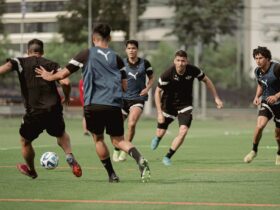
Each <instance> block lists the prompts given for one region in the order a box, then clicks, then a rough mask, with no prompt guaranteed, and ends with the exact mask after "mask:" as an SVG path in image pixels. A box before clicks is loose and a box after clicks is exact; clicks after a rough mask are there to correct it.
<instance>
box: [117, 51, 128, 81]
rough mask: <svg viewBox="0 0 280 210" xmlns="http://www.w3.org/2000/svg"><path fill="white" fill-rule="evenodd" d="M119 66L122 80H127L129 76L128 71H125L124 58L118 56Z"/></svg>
mask: <svg viewBox="0 0 280 210" xmlns="http://www.w3.org/2000/svg"><path fill="white" fill-rule="evenodd" d="M117 65H118V69H119V70H120V72H121V75H122V79H126V78H127V74H126V71H125V65H124V62H123V60H122V58H121V57H120V56H118V55H117Z"/></svg>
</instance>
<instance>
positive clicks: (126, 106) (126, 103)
mask: <svg viewBox="0 0 280 210" xmlns="http://www.w3.org/2000/svg"><path fill="white" fill-rule="evenodd" d="M144 104H145V101H141V100H125V99H124V100H123V107H122V113H123V115H125V116H127V115H128V114H129V112H130V108H131V107H139V108H140V109H142V110H143V109H144Z"/></svg>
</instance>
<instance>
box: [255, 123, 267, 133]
mask: <svg viewBox="0 0 280 210" xmlns="http://www.w3.org/2000/svg"><path fill="white" fill-rule="evenodd" d="M264 128H265V124H261V123H258V124H257V126H256V129H257V130H259V131H262V130H263V129H264Z"/></svg>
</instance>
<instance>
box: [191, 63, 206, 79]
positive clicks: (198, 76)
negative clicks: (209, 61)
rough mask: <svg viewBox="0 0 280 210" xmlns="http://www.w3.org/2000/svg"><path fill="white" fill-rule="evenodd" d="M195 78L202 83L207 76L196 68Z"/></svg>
mask: <svg viewBox="0 0 280 210" xmlns="http://www.w3.org/2000/svg"><path fill="white" fill-rule="evenodd" d="M194 77H196V78H197V79H198V80H199V81H201V80H203V78H204V77H205V74H204V72H203V71H202V70H201V69H199V68H197V67H195V66H194Z"/></svg>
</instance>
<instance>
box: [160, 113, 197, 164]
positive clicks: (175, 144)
mask: <svg viewBox="0 0 280 210" xmlns="http://www.w3.org/2000/svg"><path fill="white" fill-rule="evenodd" d="M178 121H179V132H178V135H177V136H176V137H175V138H174V140H173V141H172V143H171V147H170V148H169V151H168V152H167V154H166V155H165V157H164V158H163V159H162V162H163V164H164V165H166V166H169V165H171V157H172V156H173V155H174V154H175V152H176V151H177V150H178V149H179V147H180V146H181V145H182V144H183V142H184V140H185V137H186V135H187V133H188V130H189V128H190V126H191V123H192V110H191V109H190V110H187V111H185V112H183V113H179V114H178Z"/></svg>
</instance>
